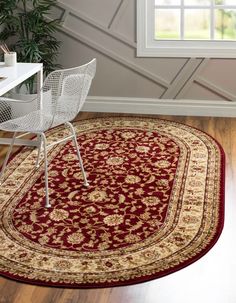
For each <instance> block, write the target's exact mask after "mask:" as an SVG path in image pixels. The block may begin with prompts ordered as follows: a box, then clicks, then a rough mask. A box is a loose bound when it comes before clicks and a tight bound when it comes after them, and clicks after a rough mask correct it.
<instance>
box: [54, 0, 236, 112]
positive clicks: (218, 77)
mask: <svg viewBox="0 0 236 303" xmlns="http://www.w3.org/2000/svg"><path fill="white" fill-rule="evenodd" d="M58 13H60V14H61V19H62V21H63V23H62V30H61V32H60V33H59V34H58V38H59V39H60V40H61V41H62V47H61V54H60V56H59V60H60V63H61V64H62V65H63V66H64V67H70V66H73V65H76V64H82V63H84V62H86V61H87V60H89V59H91V58H92V57H96V58H97V59H98V69H97V74H96V77H95V79H94V82H93V85H92V89H91V92H90V94H91V95H93V96H96V98H100V97H101V98H102V97H103V96H104V97H108V96H113V97H114V99H113V102H115V101H114V100H115V98H131V99H132V98H144V99H145V98H147V99H152V100H153V102H157V104H158V105H159V106H160V104H159V103H158V102H159V101H157V100H160V99H162V100H163V103H162V104H164V103H165V100H166V99H167V100H173V104H172V103H168V107H169V105H170V104H172V105H171V106H175V104H176V105H178V106H179V103H181V102H182V100H184V99H186V100H190V99H192V100H196V99H199V100H202V101H201V103H200V105H199V106H202V105H201V104H203V103H204V102H206V103H208V100H214V102H213V103H214V104H215V103H217V102H219V101H224V102H223V103H222V106H223V108H224V105H225V104H227V102H230V101H233V100H236V86H235V85H234V80H233V79H235V78H236V61H235V60H229V59H228V60H221V59H204V58H137V57H136V1H135V0H102V1H101V0H99V1H96V0H67V1H66V0H60V1H59V2H58ZM109 98H110V97H109ZM177 99H178V101H177ZM111 100H112V98H111V99H110V101H111ZM155 100H156V101H155ZM174 100H176V101H174ZM142 101H144V100H141V101H140V102H142ZM167 102H169V101H166V103H167ZM175 102H178V104H177V103H175ZM188 104H189V103H188V102H187V103H186V104H185V106H188ZM235 104H236V103H235ZM149 105H150V104H149ZM212 106H213V107H214V105H213V104H212V103H211V105H210V108H212ZM229 107H230V108H234V102H230V105H229ZM191 108H193V107H191ZM221 110H222V107H221ZM225 110H226V112H227V111H228V108H226V109H225ZM203 111H206V108H205V107H203ZM210 111H212V110H210ZM206 114H207V115H208V114H209V112H206ZM203 115H204V113H203Z"/></svg>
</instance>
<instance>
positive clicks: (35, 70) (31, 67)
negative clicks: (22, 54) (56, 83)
mask: <svg viewBox="0 0 236 303" xmlns="http://www.w3.org/2000/svg"><path fill="white" fill-rule="evenodd" d="M35 74H37V93H38V94H39V97H40V98H41V93H40V90H41V87H42V85H43V64H42V63H17V64H16V65H15V66H5V64H4V63H3V62H0V77H5V79H1V80H0V96H2V95H4V94H5V93H7V92H8V91H10V90H11V89H13V88H14V87H16V86H17V85H18V84H20V83H22V82H23V81H25V80H26V79H28V78H29V77H31V76H33V75H35ZM9 142H10V139H8V138H0V144H9ZM15 145H30V146H38V141H37V140H24V139H16V140H15Z"/></svg>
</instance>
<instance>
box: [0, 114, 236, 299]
mask: <svg viewBox="0 0 236 303" xmlns="http://www.w3.org/2000/svg"><path fill="white" fill-rule="evenodd" d="M100 116H111V114H101V113H100V114H95V113H82V114H80V116H79V117H78V119H84V118H92V117H100ZM156 117H157V116H156ZM161 118H167V119H169V120H174V121H178V122H183V123H185V124H188V125H191V126H194V127H197V128H199V129H201V130H203V131H205V132H207V133H208V134H210V135H212V136H213V137H214V138H215V139H217V141H218V142H220V144H221V145H222V146H223V148H224V150H225V153H226V217H225V227H224V231H223V233H222V235H221V237H220V239H219V241H218V242H217V244H216V245H215V246H214V247H213V248H212V249H211V250H210V251H209V252H208V253H207V254H206V255H205V256H204V257H203V258H201V259H200V260H198V261H197V262H195V263H193V264H192V265H190V266H188V267H186V268H184V269H182V270H180V271H178V272H176V273H173V274H171V275H168V276H166V277H164V278H161V279H156V280H153V281H150V282H145V283H141V284H137V285H132V286H125V287H115V288H102V289H91V290H90V289H63V288H61V289H60V288H49V287H39V286H33V285H27V284H24V283H18V282H15V281H11V280H8V279H5V278H0V303H29V302H32V303H123V302H124V303H235V302H236V182H235V181H236V180H235V177H236V119H232V118H207V117H178V116H171V117H170V116H165V117H164V116H161ZM4 154H5V148H3V147H2V146H1V149H0V158H1V160H2V158H3V156H4Z"/></svg>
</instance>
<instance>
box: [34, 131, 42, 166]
mask: <svg viewBox="0 0 236 303" xmlns="http://www.w3.org/2000/svg"><path fill="white" fill-rule="evenodd" d="M37 140H38V142H39V146H38V155H37V160H36V163H35V166H36V167H37V168H38V167H39V159H40V153H41V149H42V138H41V135H37Z"/></svg>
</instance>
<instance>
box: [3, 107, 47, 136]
mask: <svg viewBox="0 0 236 303" xmlns="http://www.w3.org/2000/svg"><path fill="white" fill-rule="evenodd" d="M51 121H52V115H51V114H49V115H48V114H45V113H43V112H42V111H41V110H37V111H33V112H30V113H29V114H27V115H25V116H22V117H19V118H15V119H12V120H8V121H5V122H3V123H1V124H0V129H1V130H5V131H10V132H12V131H15V132H44V131H45V130H46V129H48V126H49V125H50V123H51Z"/></svg>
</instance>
